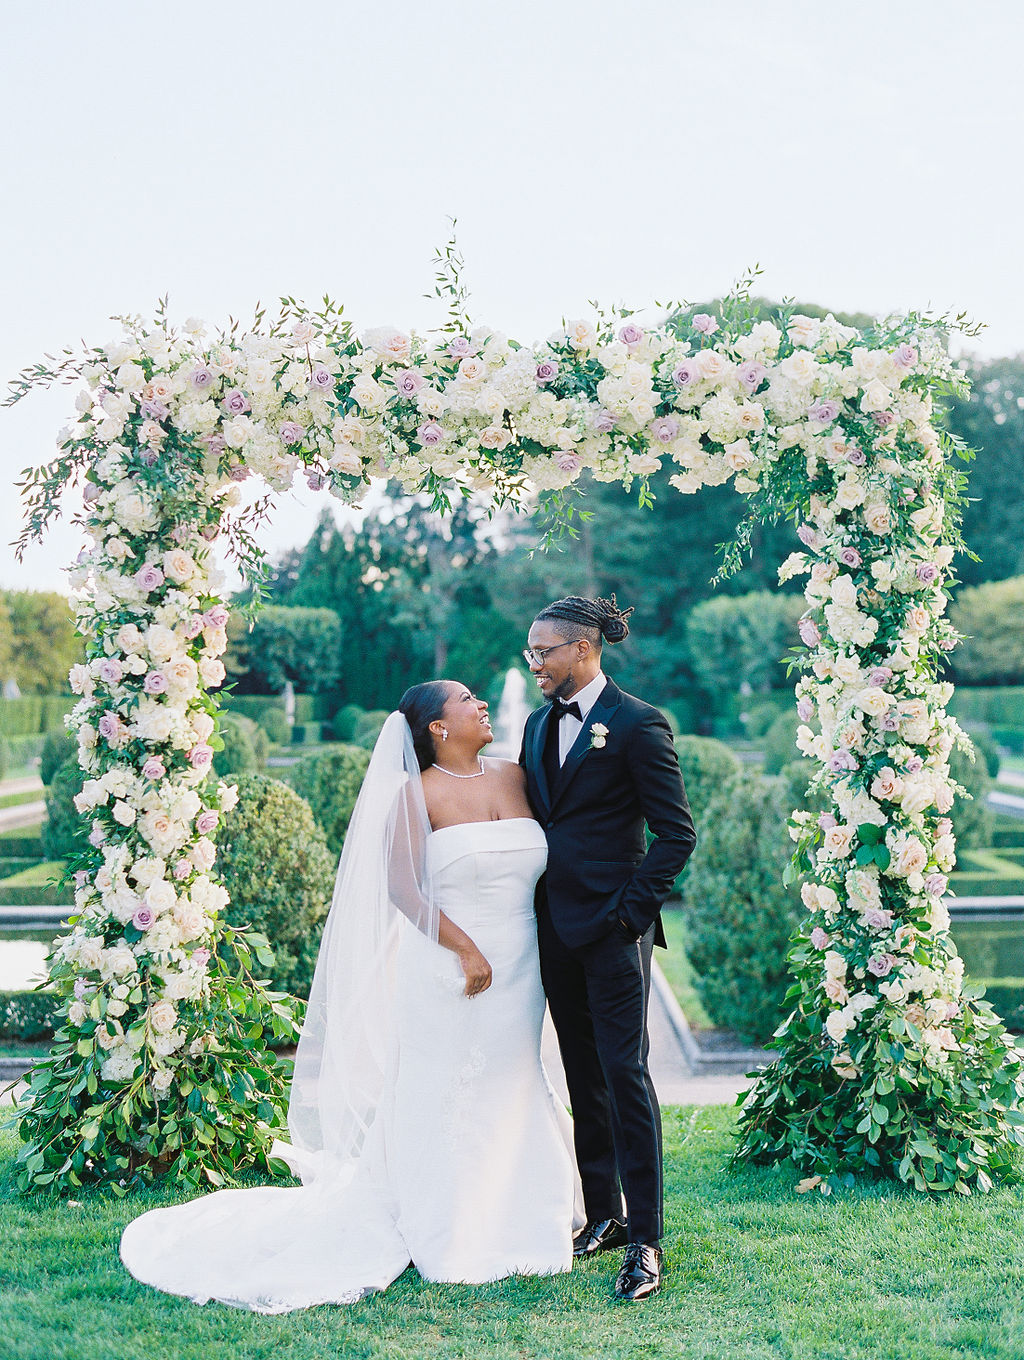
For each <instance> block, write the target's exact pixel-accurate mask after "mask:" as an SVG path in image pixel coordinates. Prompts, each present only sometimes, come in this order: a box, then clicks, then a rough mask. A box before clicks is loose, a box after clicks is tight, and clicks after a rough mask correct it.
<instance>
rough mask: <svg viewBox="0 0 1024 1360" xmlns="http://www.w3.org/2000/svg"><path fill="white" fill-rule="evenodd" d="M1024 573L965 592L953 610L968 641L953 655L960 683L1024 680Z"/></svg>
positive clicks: (952, 614)
mask: <svg viewBox="0 0 1024 1360" xmlns="http://www.w3.org/2000/svg"><path fill="white" fill-rule="evenodd" d="M1022 616H1024V576H1014V577H1012V578H1011V579H1009V580H1007V581H990V582H988V583H986V584H984V585H979V586H975V587H973V589H968V590H961V591H959V592H958V594H957V595H956V596H955V597H954V601H953V604H952V606H951V608H950V619H951V620H952V622H953V625H954V626H955V627H956V628H957V629H959V631H960V632H961V633H963V634H964V641H963V642H962V643H961V644H960V646H959V647H958V648H957V650H956V651H955V652H954V653H952V657H951V663H952V669H953V674H954V678H955V680H956V682H957V683H958V684H959V683H963V684H967V685H1020V684H1022V683H1024V628H1022V627H1021V617H1022Z"/></svg>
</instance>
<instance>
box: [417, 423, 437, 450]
mask: <svg viewBox="0 0 1024 1360" xmlns="http://www.w3.org/2000/svg"><path fill="white" fill-rule="evenodd" d="M416 436H417V438H418V439H419V441H420V443H421V444H424V445H426V447H427V448H431V447H432V446H433V445H435V444H440V443H441V442H442V441H443V439H444V429H443V427H442V426H440V425H438V423H437V421H436V420H425V421H424V422H423V424H422V425H421V426H420V427H419V429H418V430H417V431H416Z"/></svg>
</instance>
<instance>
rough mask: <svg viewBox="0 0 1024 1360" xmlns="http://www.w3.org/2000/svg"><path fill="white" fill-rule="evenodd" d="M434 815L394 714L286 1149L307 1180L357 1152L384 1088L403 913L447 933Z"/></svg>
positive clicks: (352, 841) (346, 861)
mask: <svg viewBox="0 0 1024 1360" xmlns="http://www.w3.org/2000/svg"><path fill="white" fill-rule="evenodd" d="M429 832H430V822H429V820H428V818H427V809H426V804H425V803H424V800H423V784H422V781H421V778H420V769H419V762H418V760H417V758H416V753H415V751H414V749H413V742H412V733H411V731H410V730H409V724H408V723H407V722H406V720H405V718H404V717H403V715H402V714H401V713H392V714H391V715H390V716H389V717H388V719H387V721H386V722H385V724H384V727H383V728H382V730H381V734H380V736H379V737H378V739H377V743H376V745H375V747H374V750H373V756H372V758H371V760H370V765H369V768H368V770H367V772H366V776H365V778H364V780H363V786H362V789H361V791H360V794H359V798H358V800H357V802H356V806H355V810H354V811H353V814H352V820H351V821H350V823H349V827H348V832H347V834H346V836H345V846H344V850H343V852H342V856H341V862H340V864H339V866H338V874H337V879H336V881H335V886H334V896H333V900H332V902H331V909H330V912H329V914H328V917H327V922H326V925H325V926H324V932H323V938H322V940H321V944H320V953H319V956H318V958H317V964H316V971H315V972H314V975H313V983H312V987H311V989H310V994H309V1006H308V1009H307V1012H306V1018H305V1022H304V1024H303V1027H302V1035H301V1038H300V1040H299V1046H298V1050H297V1052H296V1055H295V1073H294V1077H293V1079H292V1089H291V1099H290V1102H289V1106H288V1130H289V1133H290V1135H291V1144H290V1146H289V1145H287V1144H280V1143H279V1144H278V1145H277V1147H276V1149H275V1150H276V1151H278V1152H279V1155H281V1156H282V1157H283V1158H284V1160H285V1161H287V1162H288V1164H289V1165H290V1166H291V1167H292V1169H293V1170H294V1171H295V1172H296V1174H297V1175H299V1176H300V1177H301V1178H302V1181H303V1183H304V1184H306V1185H309V1184H310V1183H312V1182H313V1181H315V1180H317V1179H318V1178H319V1177H321V1176H323V1175H329V1176H331V1177H332V1178H334V1177H336V1176H337V1175H338V1174H339V1173H340V1172H341V1171H342V1170H343V1169H344V1167H345V1166H346V1165H347V1164H348V1163H350V1162H351V1160H352V1159H353V1158H354V1157H357V1156H358V1155H359V1152H360V1150H361V1148H362V1146H363V1141H364V1139H365V1137H366V1133H367V1130H368V1129H369V1127H370V1125H371V1124H372V1122H373V1118H374V1116H375V1114H376V1112H377V1109H378V1108H379V1106H380V1103H381V1099H382V1097H383V1096H384V1094H385V1087H386V1083H387V1078H388V1070H389V1063H390V1062H391V1061H392V1060H393V1056H394V1043H395V1038H396V1015H395V1009H396V1008H395V977H394V967H393V963H394V953H395V948H396V943H397V935H398V928H399V921H400V917H405V918H406V919H407V920H411V921H412V923H413V924H414V925H415V926H416V927H417V929H418V930H419V931H420V932H421V933H422V934H423V935H424V936H426V937H427V938H428V939H431V940H434V941H436V940H437V933H438V918H439V914H440V913H439V909H438V906H437V904H436V902H434V901H433V898H432V894H431V887H430V877H429V874H428V872H427V865H426V853H427V837H428V835H429Z"/></svg>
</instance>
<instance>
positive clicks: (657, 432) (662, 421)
mask: <svg viewBox="0 0 1024 1360" xmlns="http://www.w3.org/2000/svg"><path fill="white" fill-rule="evenodd" d="M650 431H651V434H652V435H653V436H654V438H655V439H657V440H658V442H659V443H661V444H671V443H672V440H673V439H675V438H676V436H677V435H678V434H679V421H678V420H676V418H675V416H659V417H658V419H657V420H652V421H651V424H650Z"/></svg>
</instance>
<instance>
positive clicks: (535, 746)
mask: <svg viewBox="0 0 1024 1360" xmlns="http://www.w3.org/2000/svg"><path fill="white" fill-rule="evenodd" d="M550 721H551V706H550V704H549V705H548V707H547V708H546V709H545V711H544V712H543V713H542V714H541V715H540V717H539V718H538V719H537V721H536V722H535V723H534V724H533V730H532V731H531V732H530V740H529V743H528V745H527V749H526V763H527V765H528V767H529V769H530V771H531V772H532V774H533V777H534V779H535V780H536V782H537V792H538V794H539V795H540V798H541V801H542V802H543V804H544V807H545V809H550V807H551V790H550V789H549V788H548V776H547V771H546V770H545V769H544V743H545V741H546V739H547V735H548V723H550Z"/></svg>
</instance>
